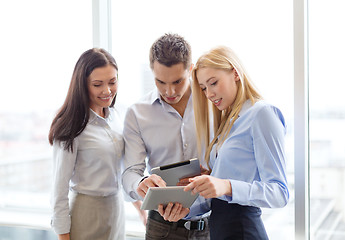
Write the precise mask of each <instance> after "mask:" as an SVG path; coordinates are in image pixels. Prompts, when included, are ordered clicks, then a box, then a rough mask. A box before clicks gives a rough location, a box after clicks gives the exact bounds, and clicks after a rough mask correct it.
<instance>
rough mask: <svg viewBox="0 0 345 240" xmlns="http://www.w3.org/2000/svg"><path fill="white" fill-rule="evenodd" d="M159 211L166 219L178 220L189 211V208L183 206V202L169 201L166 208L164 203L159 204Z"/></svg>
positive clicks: (170, 220)
mask: <svg viewBox="0 0 345 240" xmlns="http://www.w3.org/2000/svg"><path fill="white" fill-rule="evenodd" d="M158 212H159V214H160V215H161V216H162V217H163V218H164V220H165V221H169V222H177V221H178V220H180V219H181V218H184V217H185V216H186V215H187V214H188V213H189V208H184V207H182V204H181V203H175V204H174V203H169V204H168V205H167V206H166V207H165V209H164V208H163V205H162V204H159V205H158Z"/></svg>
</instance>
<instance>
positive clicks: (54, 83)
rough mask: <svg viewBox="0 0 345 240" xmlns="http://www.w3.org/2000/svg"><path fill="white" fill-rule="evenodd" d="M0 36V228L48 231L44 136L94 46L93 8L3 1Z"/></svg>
mask: <svg viewBox="0 0 345 240" xmlns="http://www.w3.org/2000/svg"><path fill="white" fill-rule="evenodd" d="M0 29H1V36H2V37H1V39H0V45H1V46H2V50H1V57H0V65H1V66H2V68H1V87H0V102H1V107H0V179H1V180H0V192H1V197H0V222H1V223H6V225H8V224H9V225H12V224H13V225H21V226H23V225H24V226H39V227H46V228H50V226H49V223H50V210H49V208H50V206H49V197H50V186H51V178H50V176H51V162H52V160H51V158H52V153H51V150H52V149H51V147H50V146H49V144H48V131H49V127H50V123H51V121H52V118H53V116H54V114H55V112H56V111H57V109H58V108H59V107H60V106H61V105H62V103H63V101H64V98H65V96H66V93H67V88H68V84H69V82H70V79H71V76H72V71H73V68H74V64H75V62H76V61H77V59H78V57H79V56H80V54H81V53H82V52H83V51H85V50H86V49H88V48H91V47H92V9H91V2H89V1H88V2H86V1H83V0H78V1H76V0H74V1H69V0H59V1H45V0H32V1H26V0H16V1H1V2H0ZM19 238H20V237H19ZM24 238H25V237H22V239H24Z"/></svg>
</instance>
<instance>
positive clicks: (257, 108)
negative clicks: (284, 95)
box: [248, 100, 286, 127]
mask: <svg viewBox="0 0 345 240" xmlns="http://www.w3.org/2000/svg"><path fill="white" fill-rule="evenodd" d="M248 112H249V113H250V115H251V118H252V120H253V123H254V125H271V124H272V125H274V123H276V122H280V123H281V124H282V125H283V126H284V127H286V123H285V118H284V115H283V113H282V112H281V110H280V109H279V108H278V107H276V106H274V105H272V104H270V103H268V102H266V101H264V100H261V101H258V102H256V103H255V104H254V105H253V106H252V107H250V109H249V110H248Z"/></svg>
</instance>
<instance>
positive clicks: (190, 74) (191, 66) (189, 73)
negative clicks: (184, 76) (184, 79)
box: [188, 63, 194, 77]
mask: <svg viewBox="0 0 345 240" xmlns="http://www.w3.org/2000/svg"><path fill="white" fill-rule="evenodd" d="M193 67H194V64H193V63H192V64H191V65H190V67H189V69H188V75H189V77H192V70H193Z"/></svg>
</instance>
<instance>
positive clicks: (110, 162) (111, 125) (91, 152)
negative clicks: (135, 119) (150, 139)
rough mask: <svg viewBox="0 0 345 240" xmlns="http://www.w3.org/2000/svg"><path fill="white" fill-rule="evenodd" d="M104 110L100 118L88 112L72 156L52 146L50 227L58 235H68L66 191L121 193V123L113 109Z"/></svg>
mask: <svg viewBox="0 0 345 240" xmlns="http://www.w3.org/2000/svg"><path fill="white" fill-rule="evenodd" d="M105 110H106V111H105V118H102V117H100V116H98V115H97V114H96V113H95V112H94V111H92V110H91V109H90V119H89V122H88V124H87V126H86V128H85V129H84V131H83V132H82V133H81V134H80V135H79V136H77V137H76V138H75V139H74V141H73V152H71V151H67V150H65V149H64V148H63V146H62V144H60V143H59V142H54V144H53V192H52V198H51V201H52V208H53V216H52V227H53V229H54V231H55V232H56V233H57V234H62V233H68V232H69V231H70V225H71V219H70V216H69V211H70V209H69V203H68V202H69V199H68V193H69V190H71V191H73V192H76V193H82V194H86V195H92V196H109V195H114V194H117V192H118V191H120V176H121V159H122V157H123V153H124V142H123V137H122V125H123V122H122V120H121V118H120V115H119V112H118V111H116V110H115V109H114V108H109V109H105Z"/></svg>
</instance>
